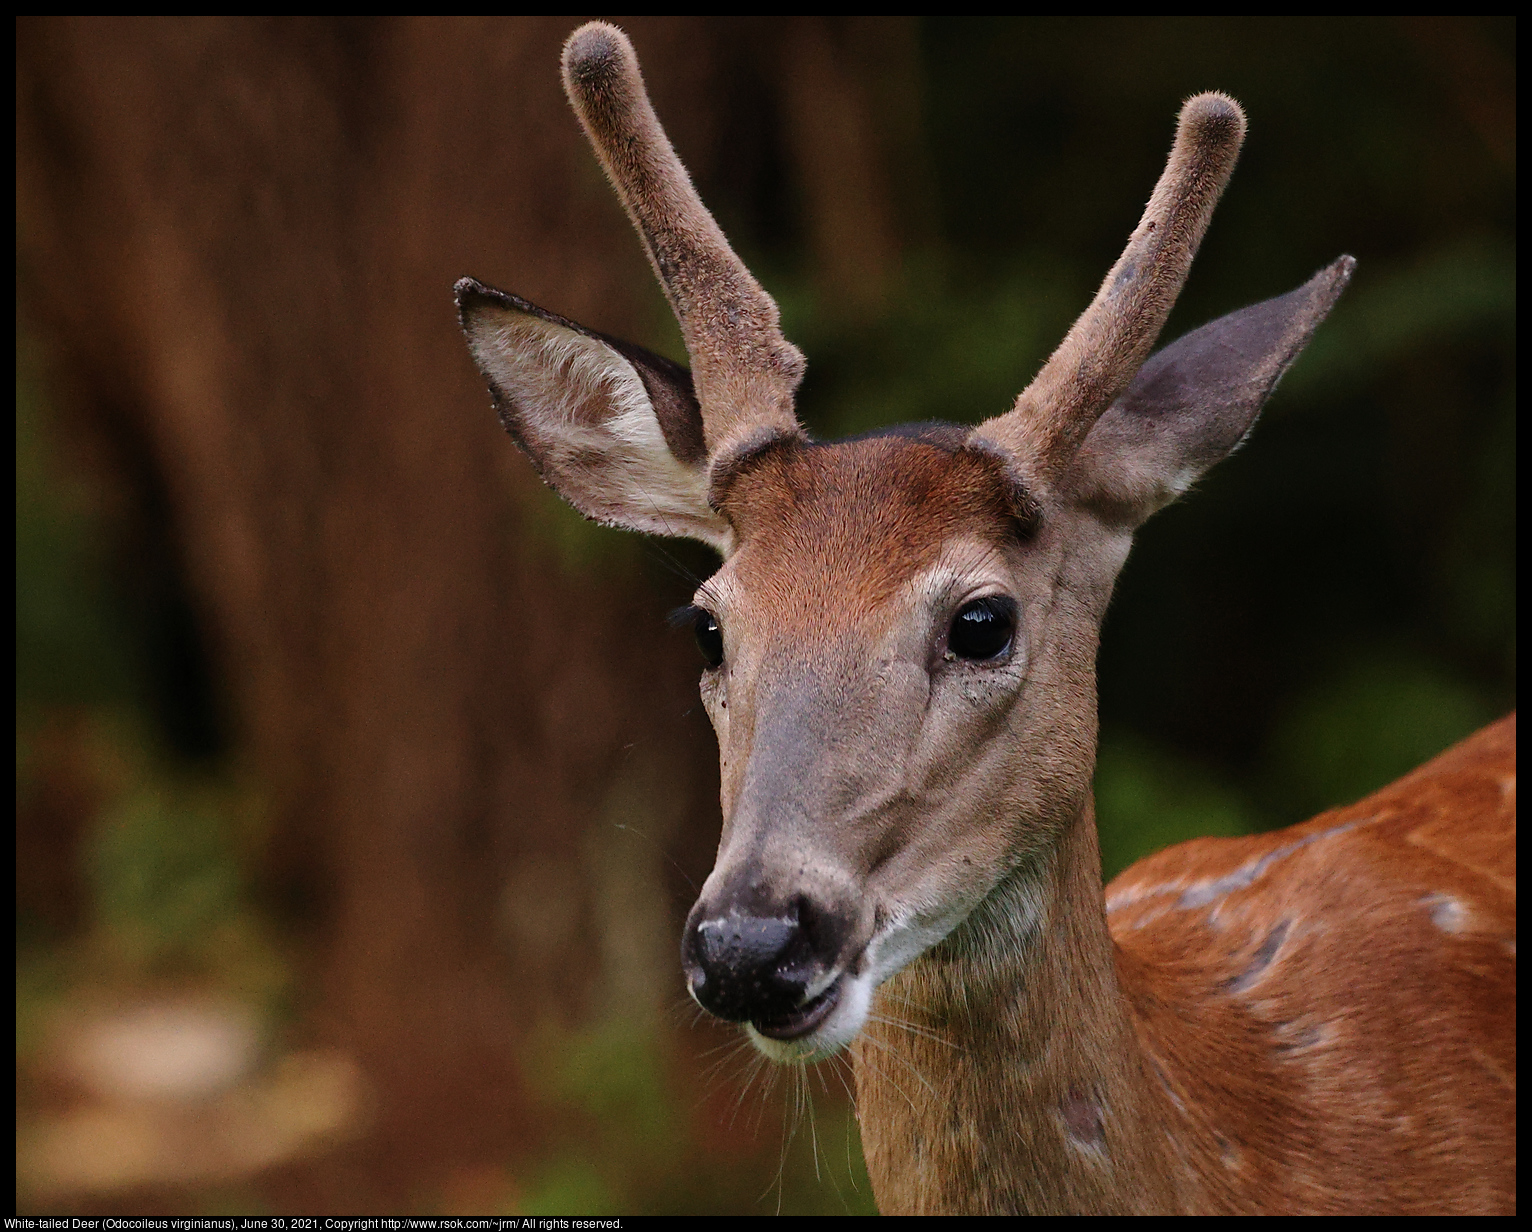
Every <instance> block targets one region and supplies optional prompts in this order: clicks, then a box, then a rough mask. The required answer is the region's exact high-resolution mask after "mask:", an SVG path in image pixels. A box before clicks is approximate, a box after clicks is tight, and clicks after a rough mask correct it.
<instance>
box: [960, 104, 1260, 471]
mask: <svg viewBox="0 0 1532 1232" xmlns="http://www.w3.org/2000/svg"><path fill="white" fill-rule="evenodd" d="M1244 139H1245V113H1244V112H1243V111H1242V110H1240V106H1239V104H1238V103H1236V102H1235V101H1234V100H1233V99H1232V98H1229V97H1228V96H1227V95H1225V94H1218V93H1208V94H1199V95H1197V96H1196V97H1194V98H1191V99H1188V100H1187V102H1186V104H1185V106H1183V107H1182V108H1181V115H1180V119H1179V120H1178V122H1177V125H1176V140H1175V145H1174V146H1172V147H1171V151H1170V157H1169V159H1168V160H1167V161H1166V163H1165V171H1164V174H1162V175H1161V176H1160V180H1159V183H1158V184H1156V185H1155V187H1154V194H1153V195H1152V196H1151V197H1150V198H1149V204H1148V205H1147V206H1145V207H1144V216H1143V218H1142V219H1140V220H1139V224H1138V227H1137V229H1136V230H1135V231H1134V232H1133V234H1132V236H1131V237H1130V238H1129V240H1128V245H1127V247H1126V248H1125V249H1123V253H1122V256H1121V257H1119V258H1118V259H1117V264H1116V265H1114V266H1112V269H1111V272H1110V273H1108V274H1107V276H1106V280H1105V281H1104V282H1103V283H1102V284H1101V289H1100V290H1098V291H1097V292H1096V298H1095V299H1093V300H1092V301H1091V304H1090V307H1088V308H1087V309H1086V310H1085V311H1084V313H1082V314H1081V316H1080V319H1079V320H1078V321H1076V322H1075V324H1074V327H1073V328H1072V329H1071V330H1070V331H1069V334H1068V336H1067V337H1065V339H1064V341H1063V342H1062V343H1061V344H1060V345H1059V348H1058V350H1056V351H1055V352H1054V353H1053V355H1052V356H1051V357H1050V358H1049V360H1048V362H1047V363H1046V364H1044V365H1043V368H1042V371H1041V372H1039V373H1038V374H1037V376H1036V378H1035V379H1034V380H1033V381H1032V383H1031V384H1030V385H1029V386H1027V388H1026V389H1025V390H1023V391H1022V393H1021V395H1020V396H1019V397H1018V398H1017V399H1016V404H1015V406H1014V407H1013V408H1012V409H1011V410H1010V411H1009V412H1007V413H1006V414H1004V415H999V416H996V417H995V418H994V419H990V420H988V421H986V422H985V423H982V424H980V425H979V426H978V427H977V428H976V429H974V437H975V443H976V444H977V443H982V442H984V441H989V442H993V443H995V444H998V445H1001V446H1002V447H1004V448H1005V449H1007V450H1008V451H1010V452H1012V453H1014V454H1017V455H1019V456H1018V460H1019V461H1020V463H1021V466H1022V468H1023V469H1024V470H1025V472H1026V473H1025V474H1024V475H1023V476H1022V478H1024V479H1025V481H1026V482H1027V483H1028V484H1030V485H1034V486H1036V487H1038V488H1040V489H1044V490H1045V489H1047V488H1049V487H1051V486H1052V485H1053V483H1054V482H1055V481H1056V480H1057V479H1058V477H1059V476H1060V475H1061V474H1062V473H1063V471H1064V469H1065V468H1066V467H1067V466H1068V465H1069V462H1070V460H1071V459H1072V458H1073V457H1074V455H1075V451H1076V450H1078V449H1079V447H1080V445H1081V443H1082V442H1083V441H1084V440H1085V436H1086V434H1087V433H1088V432H1089V431H1090V430H1091V427H1092V425H1093V424H1094V423H1095V422H1096V420H1097V419H1098V418H1100V416H1101V414H1102V412H1104V411H1105V410H1106V409H1107V407H1109V406H1110V405H1111V404H1112V403H1113V401H1115V400H1116V398H1117V397H1118V395H1120V394H1121V393H1122V392H1123V390H1125V389H1126V388H1127V386H1128V384H1129V382H1131V381H1132V379H1133V377H1134V374H1135V373H1137V371H1138V369H1139V368H1140V367H1141V366H1142V364H1143V362H1144V360H1145V359H1147V358H1148V357H1149V351H1150V349H1151V348H1152V347H1153V346H1154V343H1155V339H1156V338H1158V337H1159V333H1160V330H1161V329H1162V328H1163V327H1164V325H1165V320H1166V318H1167V317H1168V316H1169V315H1170V310H1171V308H1172V307H1174V306H1175V302H1176V296H1177V295H1179V294H1180V292H1181V287H1182V285H1183V284H1184V283H1185V282H1186V275H1187V271H1188V270H1190V268H1191V264H1192V258H1193V257H1195V256H1196V255H1197V248H1198V246H1199V245H1200V244H1201V243H1202V237H1203V235H1204V234H1205V233H1206V231H1207V227H1208V221H1209V219H1211V218H1212V215H1213V207H1214V206H1216V205H1217V204H1218V198H1219V197H1220V196H1221V195H1222V193H1223V190H1224V185H1225V184H1227V183H1228V182H1229V175H1230V173H1231V172H1232V171H1233V170H1234V162H1235V160H1236V159H1237V158H1238V157H1239V149H1240V145H1241V144H1242V143H1243V141H1244Z"/></svg>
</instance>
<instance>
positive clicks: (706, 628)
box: [692, 608, 723, 667]
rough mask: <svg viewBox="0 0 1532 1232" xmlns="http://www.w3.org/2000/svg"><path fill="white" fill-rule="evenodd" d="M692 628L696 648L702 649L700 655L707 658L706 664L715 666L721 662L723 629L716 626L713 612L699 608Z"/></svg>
mask: <svg viewBox="0 0 1532 1232" xmlns="http://www.w3.org/2000/svg"><path fill="white" fill-rule="evenodd" d="M692 630H693V632H695V633H696V635H697V649H698V650H700V651H702V657H703V658H704V659H706V660H707V665H708V666H709V667H717V666H718V665H719V664H720V663H722V662H723V630H722V629H720V628H719V627H718V622H717V621H716V620H714V619H713V614H712V613H711V612H709V611H706V610H704V609H701V608H699V609H698V610H697V617H696V620H695V621H694V622H693V623H692Z"/></svg>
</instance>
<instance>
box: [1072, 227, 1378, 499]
mask: <svg viewBox="0 0 1532 1232" xmlns="http://www.w3.org/2000/svg"><path fill="white" fill-rule="evenodd" d="M1355 266H1356V262H1355V260H1353V259H1352V258H1351V257H1342V258H1341V259H1340V260H1338V261H1336V262H1335V263H1334V264H1333V265H1330V266H1328V267H1326V268H1325V269H1322V270H1320V271H1319V273H1317V274H1315V275H1314V277H1313V278H1311V279H1310V280H1309V281H1308V282H1306V283H1304V284H1303V286H1301V287H1299V288H1298V289H1297V290H1296V291H1290V292H1288V293H1287V294H1286V295H1279V296H1278V297H1277V298H1276V299H1269V300H1266V301H1264V302H1263V303H1259V304H1252V305H1251V306H1250V307H1248V308H1241V309H1240V310H1239V311H1238V312H1231V313H1230V314H1229V315H1228V316H1226V317H1219V318H1218V319H1217V320H1216V321H1212V322H1210V323H1208V324H1207V325H1204V326H1203V327H1202V328H1201V329H1197V330H1193V331H1192V332H1191V333H1189V334H1187V335H1186V336H1185V337H1183V338H1181V339H1179V340H1177V341H1176V342H1173V343H1172V344H1171V345H1170V346H1168V347H1166V348H1165V349H1164V350H1163V351H1160V352H1159V353H1158V354H1156V355H1152V356H1150V357H1149V359H1148V361H1147V362H1145V364H1144V366H1143V367H1142V368H1140V369H1139V372H1138V375H1137V376H1136V377H1134V379H1133V382H1132V384H1131V385H1129V386H1128V389H1127V392H1126V393H1124V394H1123V395H1122V397H1120V398H1119V399H1117V401H1116V402H1115V403H1113V404H1112V406H1111V408H1110V409H1109V410H1107V412H1106V413H1105V414H1104V415H1102V416H1101V418H1100V419H1099V420H1097V421H1096V424H1095V426H1094V427H1093V428H1092V429H1091V431H1090V434H1089V435H1088V436H1087V437H1086V438H1085V442H1084V444H1083V445H1082V446H1081V447H1080V451H1079V453H1078V454H1076V456H1075V458H1074V461H1073V462H1072V463H1071V465H1070V469H1069V473H1068V476H1067V478H1066V480H1065V483H1064V485H1063V486H1064V493H1065V495H1066V496H1067V497H1068V499H1070V500H1071V501H1072V502H1073V503H1075V504H1077V505H1082V506H1085V507H1087V508H1090V509H1091V510H1093V511H1094V512H1095V513H1096V514H1097V515H1098V516H1100V517H1101V518H1102V519H1103V520H1104V521H1106V522H1108V523H1110V524H1112V525H1116V526H1137V525H1138V524H1139V523H1141V522H1143V521H1144V520H1145V519H1146V518H1147V517H1149V515H1150V514H1152V513H1154V512H1155V511H1156V510H1158V509H1161V508H1163V507H1164V506H1166V505H1168V504H1170V502H1171V501H1173V500H1175V499H1176V498H1177V497H1178V496H1181V495H1182V494H1183V493H1185V492H1186V490H1187V489H1188V488H1190V487H1191V485H1192V484H1193V483H1195V482H1196V481H1197V479H1198V478H1199V477H1200V476H1201V475H1202V474H1203V472H1204V471H1206V470H1207V469H1208V468H1209V467H1211V466H1212V465H1213V464H1214V463H1215V462H1218V461H1219V460H1221V459H1222V458H1225V457H1227V456H1228V455H1229V454H1230V453H1232V452H1233V451H1234V450H1235V449H1236V448H1238V447H1239V445H1240V443H1241V442H1242V441H1243V440H1244V439H1245V437H1246V436H1247V435H1248V434H1249V432H1250V429H1251V428H1252V427H1254V426H1255V419H1256V416H1257V415H1258V414H1260V410H1261V407H1262V405H1263V404H1264V403H1265V401H1266V399H1267V398H1268V397H1269V396H1270V395H1271V391H1272V390H1273V389H1275V388H1276V384H1277V381H1278V380H1280V379H1281V377H1282V374H1283V373H1284V372H1286V371H1287V369H1288V367H1289V366H1290V365H1291V364H1292V362H1293V360H1295V359H1297V358H1298V355H1299V353H1300V352H1301V351H1302V350H1303V348H1304V347H1305V346H1307V345H1308V341H1309V339H1310V337H1312V336H1313V333H1314V330H1315V329H1316V328H1317V327H1318V325H1319V323H1320V322H1321V321H1323V320H1324V319H1325V316H1326V315H1327V314H1328V313H1329V311H1330V309H1331V308H1332V307H1333V306H1334V304H1335V301H1336V299H1337V298H1339V296H1340V293H1341V292H1342V291H1343V290H1345V288H1346V284H1347V283H1348V282H1349V281H1350V280H1351V271H1352V270H1353V269H1354V268H1355Z"/></svg>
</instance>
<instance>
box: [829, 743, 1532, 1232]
mask: <svg viewBox="0 0 1532 1232" xmlns="http://www.w3.org/2000/svg"><path fill="white" fill-rule="evenodd" d="M1515 735H1516V729H1515V720H1514V718H1511V719H1507V720H1503V721H1502V722H1500V723H1497V724H1495V725H1494V726H1493V727H1490V728H1487V729H1486V730H1485V731H1483V732H1481V733H1480V734H1478V735H1477V736H1475V737H1473V738H1471V739H1470V740H1467V741H1464V742H1463V743H1462V744H1460V745H1458V746H1457V747H1456V748H1453V749H1450V750H1448V751H1447V752H1446V753H1443V754H1442V755H1441V756H1440V757H1438V758H1436V759H1435V760H1434V761H1432V762H1430V763H1429V764H1427V765H1426V766H1423V767H1422V768H1421V769H1419V770H1417V771H1416V772H1415V773H1413V774H1411V775H1409V776H1408V777H1406V778H1404V779H1401V780H1399V781H1398V782H1397V783H1394V784H1391V785H1390V786H1388V787H1386V788H1383V789H1382V790H1381V791H1378V792H1376V793H1375V794H1373V795H1372V796H1369V797H1367V798H1366V799H1364V800H1362V801H1360V802H1358V803H1356V804H1354V805H1351V806H1350V807H1348V808H1344V809H1336V810H1333V811H1331V812H1328V813H1325V814H1323V815H1321V816H1319V817H1316V818H1315V819H1314V820H1312V821H1310V822H1307V823H1305V824H1303V825H1300V826H1294V827H1291V828H1290V829H1287V830H1281V831H1277V832H1275V833H1271V834H1262V835H1257V836H1254V837H1251V838H1244V839H1202V840H1198V841H1196V842H1192V843H1183V844H1181V845H1180V846H1177V847H1172V848H1169V849H1167V850H1165V851H1162V852H1159V853H1157V854H1156V855H1154V856H1151V857H1149V858H1148V859H1145V860H1142V861H1140V862H1139V863H1138V864H1136V865H1134V866H1133V867H1132V868H1130V869H1128V870H1126V871H1125V872H1123V873H1122V874H1121V875H1120V876H1119V877H1118V878H1117V879H1116V880H1115V881H1114V882H1113V883H1112V884H1111V885H1110V886H1109V887H1108V889H1107V894H1106V910H1105V912H1103V911H1102V899H1101V888H1100V877H1099V873H1098V872H1097V871H1096V870H1098V869H1099V860H1098V859H1097V857H1096V851H1095V841H1094V839H1095V833H1094V826H1093V825H1092V824H1091V819H1090V818H1089V816H1088V815H1082V817H1081V818H1080V819H1079V823H1078V824H1077V826H1076V827H1075V828H1074V829H1073V831H1072V838H1073V842H1070V843H1066V844H1064V845H1062V846H1061V847H1060V849H1059V858H1058V864H1057V865H1056V866H1054V867H1052V868H1050V869H1049V870H1048V876H1047V879H1046V880H1047V883H1048V887H1049V891H1048V892H1047V894H1046V900H1047V902H1048V906H1047V908H1046V909H1045V911H1044V912H1042V913H1041V918H1038V919H1036V920H1035V921H1033V920H1032V915H1033V911H1034V909H1033V908H1031V907H1029V906H1026V905H1024V904H1019V903H1015V902H1008V901H1007V900H1006V899H1003V898H1002V899H1001V900H999V901H998V902H996V903H995V905H994V908H993V911H992V915H991V918H986V919H982V920H979V919H975V920H972V922H971V923H970V924H967V925H965V926H964V927H963V928H962V929H959V930H957V931H956V932H954V934H953V935H952V936H950V937H949V938H948V939H947V940H946V941H944V942H943V943H942V944H941V945H939V946H937V947H935V948H934V949H933V950H931V951H929V952H928V953H927V954H925V955H922V956H921V958H919V959H917V960H916V961H915V962H913V963H911V964H910V966H909V967H907V968H906V969H905V970H904V971H902V972H900V973H899V975H897V976H895V977H894V978H893V979H892V980H889V981H888V982H887V983H886V984H884V985H883V988H882V989H881V990H880V998H882V999H883V1000H884V1001H885V1002H886V1012H887V1018H888V1019H889V1020H890V1022H877V1021H874V1022H873V1023H872V1024H870V1025H869V1027H868V1028H867V1029H866V1034H867V1035H869V1036H871V1037H872V1038H871V1039H869V1040H863V1041H859V1042H858V1044H857V1045H856V1046H855V1050H856V1051H855V1055H856V1065H857V1102H858V1109H859V1112H860V1115H861V1125H862V1140H863V1151H864V1153H865V1155H866V1158H867V1163H868V1168H869V1170H870V1171H871V1173H872V1176H873V1183H874V1187H875V1191H876V1192H877V1194H878V1200H879V1204H880V1207H881V1208H882V1209H883V1210H885V1211H906V1212H936V1211H940V1210H949V1211H950V1210H967V1211H980V1210H987V1211H995V1212H998V1211H1028V1212H1031V1213H1036V1214H1043V1213H1055V1214H1068V1213H1086V1212H1096V1213H1111V1212H1119V1213H1132V1212H1138V1213H1143V1212H1150V1211H1162V1212H1167V1213H1169V1212H1176V1211H1180V1212H1185V1213H1196V1214H1213V1213H1239V1212H1285V1213H1292V1214H1299V1213H1304V1214H1323V1213H1352V1214H1364V1213H1372V1214H1409V1213H1445V1212H1449V1211H1455V1212H1458V1213H1465V1214H1468V1213H1476V1212H1488V1211H1509V1210H1511V1209H1514V1204H1515V1189H1514V1177H1515V1158H1514V1139H1513V1137H1512V1136H1511V1134H1510V1133H1509V1132H1508V1130H1509V1128H1510V1127H1511V1126H1512V1125H1513V1124H1514V1120H1515V1073H1516V1057H1515V963H1514V954H1515V885H1514V880H1513V879H1512V874H1513V872H1514V867H1515V850H1514V847H1515ZM1465 819H1467V821H1468V824H1466V825H1465ZM1465 836H1466V837H1465ZM994 916H999V917H1000V919H999V920H996V919H994V918H993V917H994ZM1108 928H1110V932H1109V931H1108ZM890 1023H900V1024H908V1025H909V1026H910V1027H914V1028H916V1029H915V1030H913V1031H912V1030H909V1029H904V1028H902V1027H899V1026H894V1025H890ZM976 1058H978V1059H977V1060H976ZM959 1127H961V1129H959ZM911 1143H920V1144H922V1145H923V1147H924V1149H917V1150H915V1151H913V1152H912V1151H911V1150H910V1144H911Z"/></svg>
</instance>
